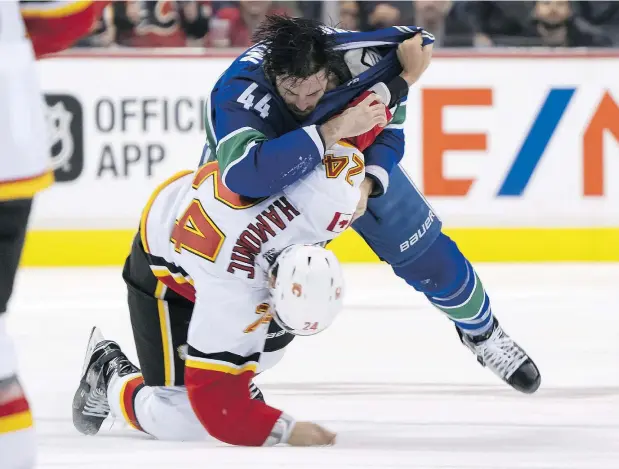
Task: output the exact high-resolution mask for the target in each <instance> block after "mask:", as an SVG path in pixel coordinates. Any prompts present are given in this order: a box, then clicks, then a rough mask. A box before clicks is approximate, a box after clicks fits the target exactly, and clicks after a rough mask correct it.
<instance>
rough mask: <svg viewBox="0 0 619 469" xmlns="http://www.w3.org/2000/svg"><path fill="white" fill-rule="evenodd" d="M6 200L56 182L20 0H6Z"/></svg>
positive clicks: (1, 121)
mask: <svg viewBox="0 0 619 469" xmlns="http://www.w3.org/2000/svg"><path fill="white" fill-rule="evenodd" d="M0 142H2V145H0V201H3V200H11V199H19V198H29V197H32V196H33V195H34V194H35V193H36V192H37V191H38V190H40V189H43V188H45V187H47V186H49V185H50V184H51V183H52V182H53V175H52V172H51V168H50V163H51V161H50V158H49V148H48V141H47V127H46V123H45V114H44V104H43V97H42V95H41V90H40V88H39V83H38V80H37V69H36V63H35V57H34V52H33V50H32V45H31V44H30V41H29V40H28V39H27V37H26V31H25V27H24V23H23V20H22V17H21V13H20V9H19V4H18V2H17V1H8V2H6V1H2V2H0Z"/></svg>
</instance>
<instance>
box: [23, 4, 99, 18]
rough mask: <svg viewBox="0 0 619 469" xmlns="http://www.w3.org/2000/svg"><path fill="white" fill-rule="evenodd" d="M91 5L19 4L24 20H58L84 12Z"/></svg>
mask: <svg viewBox="0 0 619 469" xmlns="http://www.w3.org/2000/svg"><path fill="white" fill-rule="evenodd" d="M92 3H93V2H92V1H74V2H66V1H65V2H58V1H53V2H46V3H43V2H32V4H30V5H29V4H28V3H21V4H20V10H21V14H22V16H23V17H24V18H60V17H63V16H69V15H73V14H75V13H79V12H80V11H84V10H85V9H86V8H88V7H89V6H90V5H92Z"/></svg>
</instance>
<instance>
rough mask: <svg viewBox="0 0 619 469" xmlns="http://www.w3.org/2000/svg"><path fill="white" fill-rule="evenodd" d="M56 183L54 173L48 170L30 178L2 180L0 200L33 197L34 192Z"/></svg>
mask: <svg viewBox="0 0 619 469" xmlns="http://www.w3.org/2000/svg"><path fill="white" fill-rule="evenodd" d="M53 183H54V173H53V172H51V171H48V172H47V173H44V174H40V175H39V176H35V177H32V178H28V179H18V180H15V181H0V201H3V200H16V199H31V198H32V197H33V196H34V194H36V193H37V192H39V191H41V190H43V189H45V188H46V187H49V186H51V185H52V184H53Z"/></svg>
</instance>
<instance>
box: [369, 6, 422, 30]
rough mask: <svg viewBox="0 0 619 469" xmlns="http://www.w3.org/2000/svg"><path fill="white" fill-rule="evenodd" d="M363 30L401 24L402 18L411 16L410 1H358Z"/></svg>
mask: <svg viewBox="0 0 619 469" xmlns="http://www.w3.org/2000/svg"><path fill="white" fill-rule="evenodd" d="M357 4H358V6H359V18H360V20H361V21H360V27H361V29H362V30H364V31H367V30H373V29H380V28H386V27H388V26H393V25H397V24H401V21H400V20H401V18H403V17H405V16H409V15H410V12H411V10H412V6H411V4H410V2H398V1H390V2H357Z"/></svg>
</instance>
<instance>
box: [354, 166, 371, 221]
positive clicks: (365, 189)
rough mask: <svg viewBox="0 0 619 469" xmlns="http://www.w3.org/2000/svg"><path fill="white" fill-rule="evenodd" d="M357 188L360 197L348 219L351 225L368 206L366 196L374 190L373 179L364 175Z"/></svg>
mask: <svg viewBox="0 0 619 469" xmlns="http://www.w3.org/2000/svg"><path fill="white" fill-rule="evenodd" d="M359 190H360V191H361V198H360V199H359V203H358V204H357V209H356V210H355V213H354V214H353V216H352V219H351V220H350V223H351V225H352V224H353V223H354V222H355V220H356V219H357V218H360V217H362V216H363V214H364V213H365V211H366V210H367V208H368V198H369V197H370V194H371V193H372V191H373V190H374V180H373V179H372V178H369V177H366V178H365V179H364V180H363V182H362V183H361V186H359Z"/></svg>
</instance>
